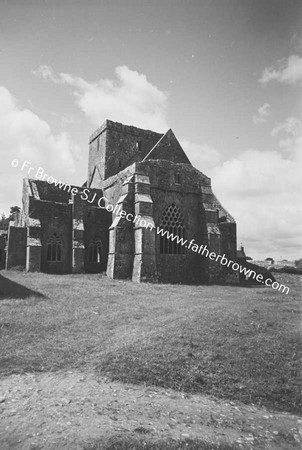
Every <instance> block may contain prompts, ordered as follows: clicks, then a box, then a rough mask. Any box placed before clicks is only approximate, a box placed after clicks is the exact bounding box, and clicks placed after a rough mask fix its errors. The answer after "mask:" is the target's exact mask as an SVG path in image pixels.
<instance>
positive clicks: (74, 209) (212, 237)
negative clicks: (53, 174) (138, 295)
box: [6, 120, 238, 284]
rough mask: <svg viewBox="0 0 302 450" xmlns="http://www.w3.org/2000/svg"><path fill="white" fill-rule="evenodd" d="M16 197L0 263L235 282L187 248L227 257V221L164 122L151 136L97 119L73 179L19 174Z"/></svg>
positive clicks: (230, 242)
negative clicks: (82, 172)
mask: <svg viewBox="0 0 302 450" xmlns="http://www.w3.org/2000/svg"><path fill="white" fill-rule="evenodd" d="M36 178H37V177H36ZM22 203H23V208H22V211H21V213H19V214H16V217H15V221H14V222H11V223H10V227H9V230H8V241H7V255H6V268H7V269H10V268H13V267H17V266H18V267H20V268H25V269H26V270H28V271H42V272H48V273H57V274H64V273H72V272H74V273H77V272H94V273H96V272H104V271H106V273H107V276H108V277H110V278H118V279H132V280H133V281H154V282H157V281H158V282H164V283H166V282H168V283H196V284H203V283H208V282H236V281H238V274H237V273H236V272H234V271H233V270H231V269H230V268H229V269H228V268H226V267H225V266H222V265H221V264H220V263H219V262H216V261H213V260H211V259H210V258H209V257H208V256H207V253H206V252H204V253H200V252H199V253H197V252H196V251H192V249H191V248H188V243H189V242H190V241H191V240H193V239H194V242H195V243H196V244H198V245H201V244H202V245H203V246H206V249H207V251H210V252H211V251H212V252H215V253H216V254H217V255H218V254H221V255H223V254H224V255H225V256H226V257H227V258H228V259H231V260H232V261H236V223H235V220H234V219H233V218H232V216H231V215H230V214H229V213H228V212H227V211H226V210H225V209H224V208H223V206H222V205H221V204H220V203H219V201H218V200H217V198H216V197H215V195H214V194H213V192H212V188H211V180H210V178H208V177H207V176H206V175H204V174H203V173H202V172H200V171H199V170H197V169H195V168H194V167H193V166H192V164H191V163H190V161H189V159H188V157H187V156H186V154H185V152H184V150H183V149H182V147H181V145H180V144H179V142H178V140H177V139H176V137H175V135H174V133H173V131H172V130H169V131H167V132H166V133H165V134H159V133H155V132H153V131H149V130H143V129H140V128H136V127H133V126H126V125H122V124H120V123H116V122H112V121H110V120H106V121H105V122H104V124H103V125H102V126H101V127H100V128H98V129H97V130H96V131H95V132H94V133H93V134H92V136H91V137H90V140H89V161H88V175H87V181H86V182H85V183H84V184H83V185H82V186H70V185H67V184H64V183H61V184H60V183H58V182H56V183H49V182H48V181H47V180H44V181H43V180H41V179H24V184H23V198H22ZM106 204H111V205H113V206H117V207H118V208H116V207H115V208H114V210H112V209H113V208H107V209H106ZM119 211H125V213H124V214H121V213H119ZM129 217H131V218H132V217H139V218H140V220H139V221H134V220H129ZM146 223H147V224H148V225H150V224H151V225H152V226H147V227H146V226H144V225H145V224H146ZM158 229H162V230H164V231H168V232H170V233H173V234H174V235H177V236H179V237H180V238H183V239H184V240H187V245H181V244H179V243H177V242H176V241H175V240H174V241H172V240H169V239H167V237H166V236H162V235H161V234H160V233H158Z"/></svg>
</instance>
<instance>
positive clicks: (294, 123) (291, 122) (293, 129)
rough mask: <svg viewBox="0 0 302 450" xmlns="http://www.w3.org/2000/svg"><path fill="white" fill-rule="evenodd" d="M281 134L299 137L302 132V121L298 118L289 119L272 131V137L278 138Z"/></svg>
mask: <svg viewBox="0 0 302 450" xmlns="http://www.w3.org/2000/svg"><path fill="white" fill-rule="evenodd" d="M281 132H285V133H287V134H290V135H292V136H299V135H300V134H301V132H302V123H301V120H299V119H297V118H296V117H288V118H287V119H286V120H285V121H284V122H283V123H280V124H278V125H276V126H275V127H274V128H273V129H272V132H271V135H272V136H277V135H278V134H279V133H281Z"/></svg>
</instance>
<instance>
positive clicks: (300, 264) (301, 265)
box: [295, 258, 302, 268]
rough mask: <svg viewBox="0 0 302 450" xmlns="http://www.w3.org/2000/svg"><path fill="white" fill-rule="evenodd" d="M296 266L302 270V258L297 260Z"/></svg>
mask: <svg viewBox="0 0 302 450" xmlns="http://www.w3.org/2000/svg"><path fill="white" fill-rule="evenodd" d="M295 266H296V267H298V268H302V258H300V259H296V261H295Z"/></svg>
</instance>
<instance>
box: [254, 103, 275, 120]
mask: <svg viewBox="0 0 302 450" xmlns="http://www.w3.org/2000/svg"><path fill="white" fill-rule="evenodd" d="M270 113H271V105H270V104H269V103H264V104H263V105H262V106H260V108H258V109H257V114H255V115H254V116H253V122H254V124H256V125H257V124H262V123H265V122H266V120H267V117H268V116H269V115H270Z"/></svg>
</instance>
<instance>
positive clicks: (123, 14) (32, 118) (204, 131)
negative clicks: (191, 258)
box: [0, 0, 302, 259]
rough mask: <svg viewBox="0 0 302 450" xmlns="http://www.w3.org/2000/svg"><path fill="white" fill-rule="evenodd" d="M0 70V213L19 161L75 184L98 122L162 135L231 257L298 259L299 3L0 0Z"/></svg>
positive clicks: (18, 191) (301, 230)
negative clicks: (233, 245) (206, 193)
mask: <svg viewBox="0 0 302 450" xmlns="http://www.w3.org/2000/svg"><path fill="white" fill-rule="evenodd" d="M0 66H1V71H0V213H1V212H2V211H3V212H4V213H5V214H7V213H8V212H9V209H10V207H11V206H13V205H19V206H21V197H22V178H24V177H26V176H27V174H26V171H25V169H23V170H21V169H22V165H23V162H24V161H29V162H30V164H31V166H32V167H33V168H34V170H33V171H32V173H33V172H35V173H36V170H38V168H39V167H41V168H42V169H43V170H44V171H45V173H48V174H49V175H50V176H52V177H54V178H60V179H61V180H62V181H64V182H68V183H74V184H77V185H82V184H83V182H84V181H85V180H86V175H87V161H88V139H89V136H90V135H91V134H92V133H93V131H94V130H95V129H96V128H97V127H98V126H100V125H101V124H102V122H103V121H104V120H105V119H111V120H113V121H117V122H122V123H124V124H129V125H134V126H138V127H141V128H146V129H151V130H154V131H158V132H165V131H167V130H168V129H169V128H172V129H173V131H174V133H175V135H176V136H177V138H178V140H179V141H180V143H181V145H182V147H183V148H184V150H185V151H186V153H187V155H188V157H189V159H190V161H191V162H192V164H193V165H194V166H195V167H196V168H197V169H199V170H200V171H201V172H203V173H205V174H206V175H207V176H209V177H211V179H212V187H213V191H214V193H215V194H216V196H217V197H218V199H219V200H220V201H221V202H222V204H223V205H224V206H225V208H226V209H227V210H228V211H229V212H230V213H231V214H232V216H233V217H234V218H235V219H236V221H237V237H238V246H239V245H240V243H241V242H242V244H243V245H244V247H245V249H246V253H247V254H248V255H249V256H251V257H252V258H254V259H264V258H266V257H273V258H275V259H282V258H286V259H298V258H301V256H302V249H301V243H302V227H301V223H302V207H301V192H302V182H301V180H302V90H301V88H302V3H301V1H300V0H160V1H159V0H148V1H147V0H89V1H87V0H26V2H25V1H23V0H0ZM13 160H18V166H17V167H13V165H12V161H13ZM32 173H31V175H32Z"/></svg>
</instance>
